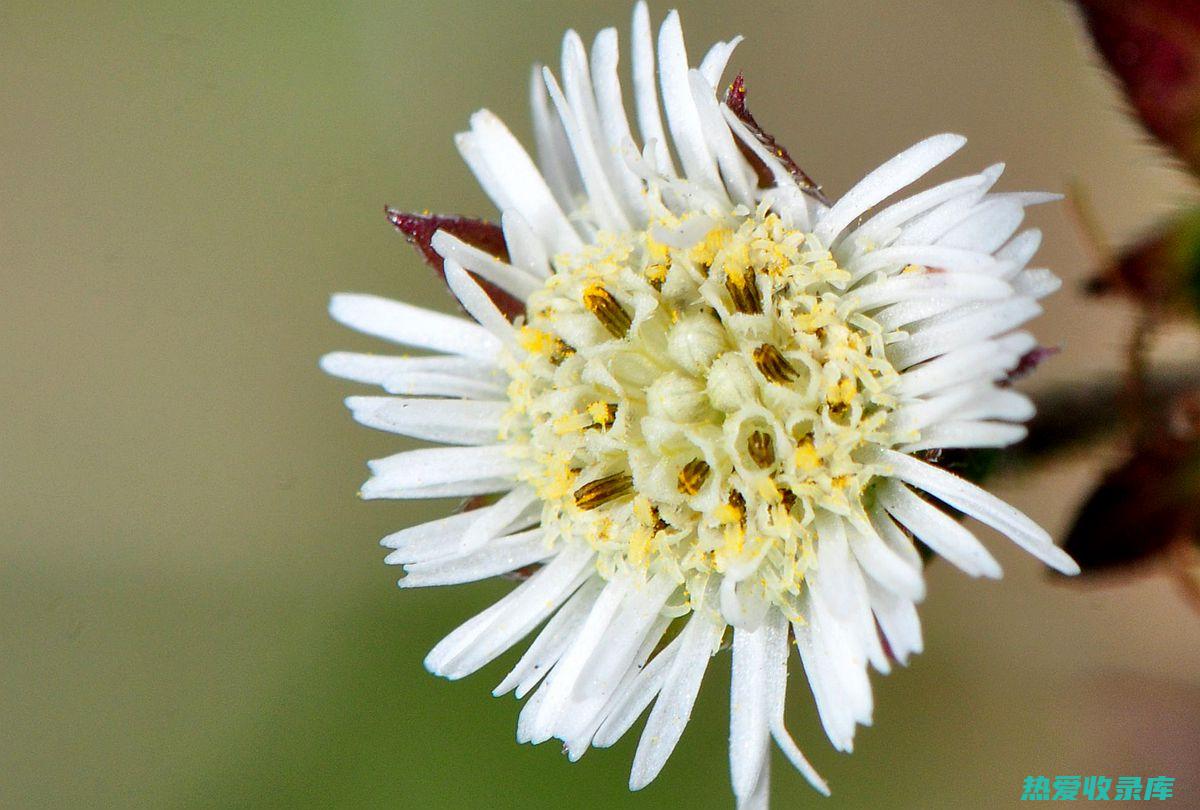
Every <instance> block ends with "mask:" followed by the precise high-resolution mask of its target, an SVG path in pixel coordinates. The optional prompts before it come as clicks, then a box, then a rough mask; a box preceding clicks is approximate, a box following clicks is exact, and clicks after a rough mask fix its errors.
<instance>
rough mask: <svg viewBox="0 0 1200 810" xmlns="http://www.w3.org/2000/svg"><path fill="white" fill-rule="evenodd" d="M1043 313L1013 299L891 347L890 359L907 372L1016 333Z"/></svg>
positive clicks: (1022, 300)
mask: <svg viewBox="0 0 1200 810" xmlns="http://www.w3.org/2000/svg"><path fill="white" fill-rule="evenodd" d="M1041 313H1042V308H1041V306H1040V305H1039V304H1038V303H1037V302H1036V301H1034V300H1033V299H1030V298H1011V299H1009V300H1007V301H1002V302H999V303H997V304H990V305H987V306H985V307H981V308H979V309H976V310H974V311H971V312H964V313H961V314H956V315H955V317H953V318H950V319H947V320H945V321H942V322H940V323H938V324H936V325H932V326H928V327H926V328H923V329H921V330H920V331H917V332H915V333H913V334H911V335H910V336H909V339H908V340H906V341H903V342H901V343H896V344H893V345H891V346H889V347H888V359H890V360H891V361H892V365H894V366H895V367H896V368H898V369H906V368H908V367H909V366H912V365H916V364H917V363H920V362H921V361H922V360H929V359H930V358H933V357H937V356H938V355H939V354H945V353H946V352H948V351H950V350H951V349H954V348H958V347H960V346H965V345H969V344H971V343H978V342H980V341H983V340H987V339H988V338H993V337H996V336H997V335H999V334H1002V333H1004V332H1007V331H1009V330H1011V329H1016V328H1017V327H1018V326H1020V325H1021V324H1023V323H1025V322H1026V321H1029V320H1032V319H1033V318H1036V317H1037V316H1038V315H1040V314H1041Z"/></svg>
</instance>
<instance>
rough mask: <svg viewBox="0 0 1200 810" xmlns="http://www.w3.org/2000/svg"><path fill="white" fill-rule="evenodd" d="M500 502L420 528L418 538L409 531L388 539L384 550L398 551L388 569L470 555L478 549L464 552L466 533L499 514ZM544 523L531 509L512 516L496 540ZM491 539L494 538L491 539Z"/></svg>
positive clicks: (536, 510)
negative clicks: (474, 526) (391, 566)
mask: <svg viewBox="0 0 1200 810" xmlns="http://www.w3.org/2000/svg"><path fill="white" fill-rule="evenodd" d="M525 489H526V487H523V486H521V487H517V489H515V490H513V492H511V493H509V494H508V495H505V496H504V498H501V499H500V501H503V500H504V499H505V498H508V497H509V496H510V495H513V494H514V493H518V492H522V491H524V490H525ZM500 501H497V502H496V504H493V505H491V506H485V507H482V508H479V509H470V510H467V511H466V512H461V513H458V514H455V515H451V516H450V517H447V518H443V519H442V520H435V521H432V522H431V523H423V524H420V526H418V527H416V528H418V529H423V532H422V533H420V534H418V535H417V536H413V535H409V534H408V532H409V530H407V529H405V530H401V531H399V532H396V533H395V534H391V535H388V536H387V537H385V538H383V540H381V541H380V544H381V545H383V546H393V547H394V548H395V550H394V551H393V552H392V553H391V554H389V555H387V557H386V558H385V559H384V562H385V563H387V564H388V565H412V564H415V563H426V562H434V561H439V560H446V559H453V558H457V557H462V556H464V555H465V554H467V553H470V552H471V551H473V550H474V549H464V548H463V546H462V535H463V533H464V532H465V531H467V530H469V529H470V528H471V526H473V525H475V524H476V523H478V522H479V521H481V520H487V519H489V517H490V516H492V515H495V514H497V512H498V510H497V509H496V505H497V504H499V503H500ZM510 514H511V513H510ZM540 521H541V511H540V510H539V509H537V508H536V507H533V506H531V507H529V508H526V509H525V510H523V511H522V512H520V513H519V514H517V515H514V516H512V517H511V518H510V519H509V520H508V522H506V523H504V524H503V525H501V526H500V527H499V528H498V529H497V530H496V531H495V532H494V533H493V534H492V537H500V536H503V535H507V534H512V533H515V532H518V531H521V530H523V529H528V528H531V527H533V526H536V525H537V524H538V523H539V522H540ZM488 539H491V538H490V537H489V538H488Z"/></svg>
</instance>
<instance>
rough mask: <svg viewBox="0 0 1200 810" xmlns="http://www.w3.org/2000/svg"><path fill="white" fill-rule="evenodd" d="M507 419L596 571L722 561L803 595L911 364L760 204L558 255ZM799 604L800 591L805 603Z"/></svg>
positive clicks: (692, 576) (548, 499)
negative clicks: (895, 358) (827, 526)
mask: <svg viewBox="0 0 1200 810" xmlns="http://www.w3.org/2000/svg"><path fill="white" fill-rule="evenodd" d="M555 265H556V271H557V272H556V273H555V274H554V275H553V276H552V277H551V278H550V279H549V280H548V281H547V282H546V284H545V286H544V287H543V288H542V289H541V290H539V291H537V292H536V293H534V294H533V296H532V297H531V298H530V300H529V301H528V305H527V312H528V322H527V323H526V324H525V325H524V326H523V327H522V328H521V342H522V346H523V349H524V350H525V351H524V354H521V356H516V354H520V353H515V354H514V356H513V357H510V358H509V360H508V370H509V374H510V376H511V378H512V382H511V384H510V387H509V398H510V401H511V405H512V408H511V410H510V415H509V420H508V423H507V427H506V435H507V439H508V440H509V441H510V442H512V445H513V448H514V453H516V454H518V455H519V456H520V457H521V458H523V459H525V460H526V461H527V464H525V465H524V471H523V473H522V477H523V478H524V480H525V481H526V482H527V483H528V484H529V485H531V486H532V487H533V488H534V489H535V490H536V492H537V493H538V495H539V496H540V497H541V499H542V501H543V502H544V509H543V515H542V519H543V524H544V526H545V527H546V529H547V532H548V536H549V537H550V538H551V541H552V542H560V541H572V542H573V541H581V542H586V543H588V544H590V545H591V546H592V547H593V548H594V549H595V550H596V551H597V552H598V556H599V567H600V572H601V574H602V575H604V576H606V577H611V576H613V575H615V574H618V573H621V572H625V571H628V570H629V569H637V570H639V571H642V572H647V573H661V572H668V573H670V574H671V575H673V576H675V577H676V578H677V579H678V580H679V581H680V582H681V583H682V584H684V585H685V586H687V588H688V589H689V590H691V591H692V592H695V589H696V586H697V585H698V584H699V583H700V581H701V580H703V579H705V578H707V577H709V576H711V575H714V574H717V575H721V576H724V577H732V578H734V579H735V580H737V581H739V582H740V581H746V582H747V583H748V584H752V585H753V586H754V587H756V588H761V589H762V591H763V594H764V595H765V596H766V597H767V598H768V599H769V601H771V602H773V603H775V604H777V605H779V606H781V607H784V608H789V607H794V605H795V598H796V596H797V595H798V594H799V592H800V587H801V584H802V582H803V581H804V577H805V573H806V571H807V570H808V569H809V568H810V567H811V566H812V565H813V561H814V542H815V540H816V530H815V524H816V522H817V520H818V519H819V518H820V516H821V513H822V511H825V512H830V513H835V514H838V515H842V516H846V517H850V518H855V517H857V516H859V515H861V514H862V509H863V507H862V503H861V501H862V498H863V493H864V488H866V487H867V486H868V484H869V483H870V481H871V480H872V478H873V477H874V476H875V475H876V474H877V473H878V472H879V470H877V469H875V467H874V466H873V464H872V463H870V461H869V459H870V458H871V454H872V451H873V450H874V449H875V448H877V447H880V446H883V447H890V446H892V445H893V444H894V443H895V441H894V439H893V435H892V430H891V429H890V427H889V415H890V413H891V412H892V410H893V409H894V408H895V405H896V400H895V397H894V396H893V395H892V393H891V391H892V390H893V388H894V386H895V383H896V382H897V381H898V375H897V373H896V371H895V369H894V368H893V367H892V366H891V364H890V363H889V362H888V360H887V359H886V357H885V353H884V344H885V337H886V334H885V332H884V330H883V329H882V327H880V326H879V325H878V324H877V323H875V322H874V321H872V320H871V319H870V318H868V317H866V316H864V315H862V314H861V313H858V312H857V311H856V308H855V306H854V301H853V294H852V293H850V292H846V290H847V288H848V286H849V284H850V280H851V279H850V276H849V274H848V273H847V272H846V271H845V270H843V269H842V268H841V267H839V266H838V264H837V263H836V262H835V261H834V260H833V258H832V256H831V255H830V253H829V251H828V250H826V249H825V248H823V247H822V246H821V245H819V244H817V243H816V240H815V238H814V237H813V236H812V235H811V234H807V233H804V232H802V231H799V230H795V229H791V228H788V227H786V226H785V224H784V223H783V221H782V220H781V219H780V218H779V217H778V216H777V215H776V214H774V213H770V212H769V211H767V210H766V209H765V208H760V210H759V211H758V212H756V213H754V214H752V215H749V216H745V215H743V216H735V215H731V216H729V217H728V218H726V219H725V220H722V221H713V220H712V219H710V218H707V217H700V216H694V217H690V218H688V217H685V218H683V219H670V220H662V221H659V222H658V223H656V224H655V225H653V226H652V227H651V228H650V229H648V230H646V231H641V232H635V233H629V234H621V235H602V236H601V238H600V239H599V240H598V244H597V245H595V246H592V247H589V248H587V249H586V250H585V251H583V252H581V253H578V254H573V255H565V256H560V257H557V258H556V261H555ZM792 612H794V610H793V611H792Z"/></svg>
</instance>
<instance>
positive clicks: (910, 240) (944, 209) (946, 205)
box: [895, 163, 1004, 245]
mask: <svg viewBox="0 0 1200 810" xmlns="http://www.w3.org/2000/svg"><path fill="white" fill-rule="evenodd" d="M1003 173H1004V164H1003V163H997V164H995V165H992V166H988V167H987V168H986V169H984V170H983V171H982V172H980V176H981V177H982V178H983V183H982V184H980V185H979V186H978V187H977V188H975V189H972V190H970V191H966V192H964V193H962V194H960V195H958V196H957V197H954V198H952V199H949V200H946V201H945V202H943V203H942V204H940V205H938V206H937V207H936V208H933V209H931V210H929V211H927V212H925V213H924V214H922V215H921V216H919V217H916V218H914V219H912V220H910V221H909V222H907V223H905V225H904V227H903V228H902V229H901V232H900V235H899V236H898V237H896V242H895V243H896V244H897V245H928V244H931V243H933V242H936V241H937V240H938V238H939V237H941V236H942V235H943V234H945V233H946V231H948V230H950V229H951V228H953V227H954V226H955V225H957V224H958V223H959V222H962V221H963V219H964V218H965V217H966V216H967V215H968V214H970V213H971V210H972V209H973V208H974V207H975V204H976V203H978V202H979V201H980V200H982V199H983V197H984V195H986V194H987V192H988V189H990V188H991V187H992V186H994V185H995V184H996V181H997V180H999V179H1000V175H1001V174H1003Z"/></svg>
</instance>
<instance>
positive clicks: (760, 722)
mask: <svg viewBox="0 0 1200 810" xmlns="http://www.w3.org/2000/svg"><path fill="white" fill-rule="evenodd" d="M822 542H823V541H822ZM766 641H767V627H766V624H763V625H760V626H759V628H758V629H757V630H754V631H750V630H740V629H735V630H734V631H733V674H732V675H731V679H730V680H731V683H730V695H729V771H730V776H731V778H732V781H733V795H734V796H736V797H737V799H738V801H739V802H742V801H745V800H746V799H747V798H749V796H750V795H751V794H752V793H753V792H754V787H755V783H756V782H757V781H758V776H759V773H760V772H761V771H762V769H763V766H764V764H765V763H766V760H767V756H768V754H769V753H770V740H771V737H770V726H769V717H768V715H767V711H768V708H769V707H768V696H767V666H768V664H767V660H766V658H767V650H766Z"/></svg>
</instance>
